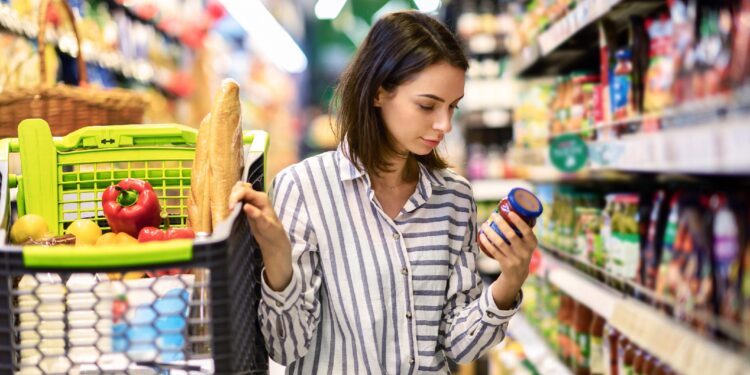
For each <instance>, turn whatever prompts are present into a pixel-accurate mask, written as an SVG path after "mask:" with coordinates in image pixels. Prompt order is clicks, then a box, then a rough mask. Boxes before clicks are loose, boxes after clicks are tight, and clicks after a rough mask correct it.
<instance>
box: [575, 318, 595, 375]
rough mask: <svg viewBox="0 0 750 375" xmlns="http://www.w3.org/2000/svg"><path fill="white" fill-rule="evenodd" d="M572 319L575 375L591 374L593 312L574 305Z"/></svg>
mask: <svg viewBox="0 0 750 375" xmlns="http://www.w3.org/2000/svg"><path fill="white" fill-rule="evenodd" d="M573 314H574V317H573V342H574V344H573V348H574V353H573V354H574V356H573V359H574V361H573V363H574V367H573V368H574V369H575V374H576V375H589V374H591V365H590V358H591V337H590V336H589V331H590V330H591V322H592V320H593V315H594V314H593V312H592V311H591V310H590V309H589V308H588V307H586V305H584V304H582V303H578V304H576V307H575V310H574V313H573Z"/></svg>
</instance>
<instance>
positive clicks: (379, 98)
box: [372, 87, 388, 108]
mask: <svg viewBox="0 0 750 375" xmlns="http://www.w3.org/2000/svg"><path fill="white" fill-rule="evenodd" d="M386 95H388V91H385V89H383V87H379V88H378V92H377V93H376V94H375V99H373V101H372V105H374V106H375V107H377V108H380V107H382V106H383V100H385V98H386Z"/></svg>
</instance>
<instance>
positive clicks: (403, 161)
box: [372, 155, 419, 188]
mask: <svg viewBox="0 0 750 375" xmlns="http://www.w3.org/2000/svg"><path fill="white" fill-rule="evenodd" d="M372 178H373V180H374V182H375V184H376V185H381V186H384V187H389V188H393V187H397V186H400V185H404V184H407V183H413V182H414V181H416V180H417V179H419V164H418V162H417V159H416V158H415V157H414V156H413V155H409V156H407V157H405V158H404V157H397V158H393V159H392V160H390V170H389V171H382V172H380V173H378V174H377V175H375V176H372Z"/></svg>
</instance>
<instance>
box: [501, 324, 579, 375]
mask: <svg viewBox="0 0 750 375" xmlns="http://www.w3.org/2000/svg"><path fill="white" fill-rule="evenodd" d="M508 335H509V336H510V337H512V338H513V339H515V340H516V341H518V342H520V343H521V345H523V350H524V353H526V357H527V358H528V360H529V361H530V362H531V363H532V364H534V367H536V368H537V370H538V371H539V372H540V373H542V374H557V375H572V374H573V373H572V372H571V371H570V369H568V367H567V366H565V365H564V364H563V363H562V362H560V359H559V358H558V357H557V355H556V354H555V352H553V351H552V350H551V349H550V347H549V345H547V343H546V342H545V341H544V339H543V338H542V337H541V336H540V335H539V333H538V332H537V330H536V328H534V327H533V326H532V325H531V323H529V321H528V320H527V319H526V317H525V316H524V315H523V314H522V313H518V314H516V315H515V316H514V317H513V319H511V321H510V324H509V325H508Z"/></svg>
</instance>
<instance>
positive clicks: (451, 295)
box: [441, 199, 523, 363]
mask: <svg viewBox="0 0 750 375" xmlns="http://www.w3.org/2000/svg"><path fill="white" fill-rule="evenodd" d="M476 211H477V210H476V203H475V202H474V200H473V199H472V208H471V215H470V222H469V225H467V233H466V235H465V238H464V242H463V245H462V248H461V251H460V253H459V254H458V255H455V256H453V257H452V258H453V259H452V260H453V261H452V263H451V273H450V278H449V280H448V288H447V296H446V297H447V298H446V304H445V306H444V309H443V321H442V322H441V331H442V332H443V333H444V334H443V335H441V337H444V342H443V343H442V344H443V348H444V349H445V352H446V355H447V356H449V357H450V358H452V359H453V360H455V361H456V362H458V363H466V362H471V361H473V360H475V359H477V358H479V357H481V356H482V355H483V354H484V353H485V352H486V351H487V350H488V349H490V348H491V347H492V346H494V345H496V344H497V343H499V342H500V341H502V340H503V338H505V332H506V330H507V328H508V322H509V321H510V318H512V317H513V315H514V314H515V313H516V312H517V311H518V308H519V307H520V305H521V301H522V299H523V296H522V294H521V293H520V292H519V294H518V296H516V301H515V304H514V307H513V308H512V309H510V310H501V309H500V308H498V307H497V305H496V304H495V300H494V298H493V297H492V291H491V290H490V288H484V289H483V286H482V280H481V278H480V277H479V274H478V273H477V268H476V259H477V256H478V254H479V252H478V248H477V243H476V233H477V217H476Z"/></svg>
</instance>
